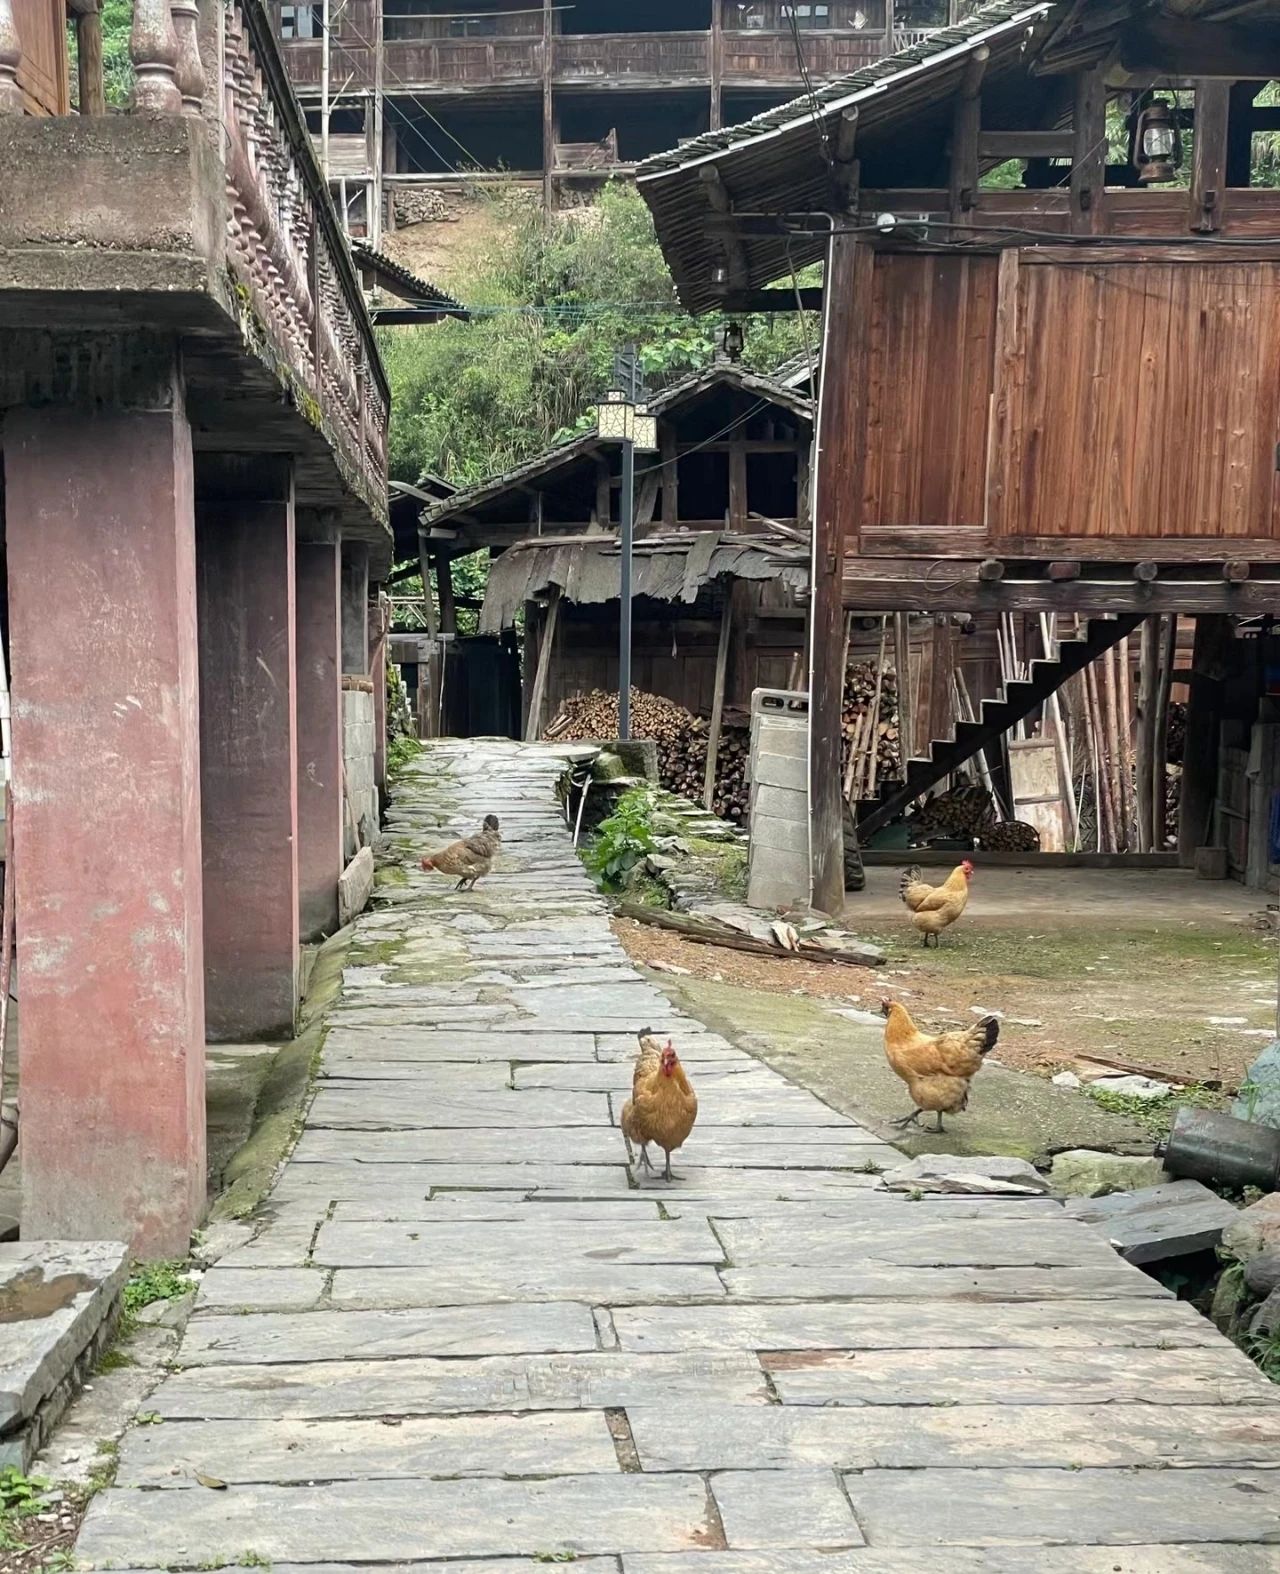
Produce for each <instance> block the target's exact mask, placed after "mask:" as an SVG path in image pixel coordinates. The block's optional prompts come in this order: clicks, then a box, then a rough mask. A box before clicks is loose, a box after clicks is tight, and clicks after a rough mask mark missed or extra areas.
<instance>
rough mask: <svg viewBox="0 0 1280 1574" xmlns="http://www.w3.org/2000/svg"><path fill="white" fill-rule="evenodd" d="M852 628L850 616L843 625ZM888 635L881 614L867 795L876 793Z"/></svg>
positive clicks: (869, 796) (872, 704) (887, 625)
mask: <svg viewBox="0 0 1280 1574" xmlns="http://www.w3.org/2000/svg"><path fill="white" fill-rule="evenodd" d="M845 626H846V627H847V628H849V629H852V627H853V619H852V618H850V619H849V620H848V622H847V623H846V625H845ZM888 637H889V617H888V614H887V613H886V614H883V615H882V616H881V618H880V653H879V655H878V656H877V657H876V692H875V697H874V699H873V700H872V701H871V768H870V770H869V772H868V774H867V797H868V798H874V797H875V795H876V776H877V774H878V773H879V765H880V695H881V693H882V692H883V689H884V647H885V642H886V641H887V640H888ZM848 650H849V646H848V640H847V638H846V641H845V655H846V657H847V656H848ZM899 725H901V723H899Z"/></svg>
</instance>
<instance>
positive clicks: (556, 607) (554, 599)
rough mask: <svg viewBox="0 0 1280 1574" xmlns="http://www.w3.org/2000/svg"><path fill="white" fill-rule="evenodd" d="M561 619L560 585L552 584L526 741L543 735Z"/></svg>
mask: <svg viewBox="0 0 1280 1574" xmlns="http://www.w3.org/2000/svg"><path fill="white" fill-rule="evenodd" d="M559 620H560V587H559V585H552V587H551V595H550V599H549V600H548V602H547V615H546V619H545V620H544V622H543V625H542V640H541V642H540V644H539V646H538V671H537V673H536V675H535V677H534V680H533V696H532V698H531V699H530V701H529V718H528V720H527V721H526V722H525V728H524V741H525V742H526V743H536V742H537V740H538V738H539V737H541V735H542V727H543V720H544V718H543V714H542V712H543V709H544V707H545V706H546V702H547V675H548V673H549V672H550V671H551V653H552V651H553V650H554V649H555V643H556V624H557V623H558V622H559Z"/></svg>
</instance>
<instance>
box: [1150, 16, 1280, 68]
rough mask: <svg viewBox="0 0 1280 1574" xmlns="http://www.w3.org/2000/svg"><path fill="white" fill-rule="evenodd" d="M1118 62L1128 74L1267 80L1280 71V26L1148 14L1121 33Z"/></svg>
mask: <svg viewBox="0 0 1280 1574" xmlns="http://www.w3.org/2000/svg"><path fill="white" fill-rule="evenodd" d="M1120 64H1121V65H1122V66H1123V67H1124V69H1125V70H1126V71H1128V72H1129V73H1130V74H1137V73H1140V72H1145V71H1154V72H1157V73H1159V75H1160V76H1162V77H1168V76H1174V77H1179V76H1186V77H1192V78H1194V79H1197V80H1198V79H1200V78H1202V77H1226V78H1227V79H1229V80H1231V81H1237V80H1244V79H1252V80H1254V81H1259V80H1261V81H1264V82H1266V81H1270V80H1272V79H1273V78H1275V77H1280V32H1277V30H1276V29H1275V28H1274V27H1268V28H1260V27H1257V26H1248V25H1245V26H1240V25H1235V24H1232V23H1229V22H1201V21H1192V20H1190V19H1189V18H1186V17H1172V16H1153V15H1150V14H1148V15H1147V17H1146V18H1145V19H1144V20H1143V21H1141V22H1135V23H1133V24H1132V25H1131V26H1129V27H1127V28H1126V29H1125V30H1124V32H1123V33H1122V34H1121V38H1120Z"/></svg>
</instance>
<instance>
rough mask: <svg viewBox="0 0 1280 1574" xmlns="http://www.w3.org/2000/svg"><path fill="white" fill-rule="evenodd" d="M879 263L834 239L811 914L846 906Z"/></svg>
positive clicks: (814, 623) (813, 629)
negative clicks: (846, 786)
mask: <svg viewBox="0 0 1280 1574" xmlns="http://www.w3.org/2000/svg"><path fill="white" fill-rule="evenodd" d="M873 262H874V255H873V253H872V251H871V249H870V247H868V246H864V245H859V244H858V243H857V242H856V240H855V239H854V237H853V236H851V235H840V234H833V235H832V237H831V241H830V245H829V248H828V253H827V266H826V274H825V277H826V289H825V291H824V301H825V322H824V335H823V342H824V345H825V347H826V355H827V358H828V364H829V365H833V366H839V367H841V368H842V369H843V370H845V371H847V373H848V375H842V376H840V377H824V378H823V379H822V385H821V390H820V394H819V400H818V419H817V429H816V432H815V438H814V452H815V454H817V455H818V465H817V474H816V478H815V481H816V497H815V506H814V518H813V546H812V572H811V574H810V600H809V838H810V841H809V849H810V866H811V873H812V878H811V887H812V902H813V905H814V906H815V907H817V908H819V909H821V910H822V911H824V912H828V913H839V912H840V911H841V909H842V908H843V906H844V807H843V803H842V800H841V792H840V787H841V777H840V763H841V762H840V753H841V737H842V733H841V726H842V709H843V701H844V673H843V672H841V671H840V670H839V668H840V650H841V642H842V639H843V634H844V604H843V567H844V553H845V546H846V542H849V541H852V540H856V539H857V534H858V520H857V515H856V508H857V506H858V499H860V497H861V495H862V484H861V475H860V473H859V472H860V469H861V450H860V446H859V444H858V441H857V438H856V433H857V431H858V427H859V424H860V410H859V408H858V402H859V400H860V399H861V398H862V388H863V384H864V378H863V376H862V367H863V362H864V360H865V333H866V324H867V322H868V320H869V317H870V311H869V305H870V296H871V283H872V266H873Z"/></svg>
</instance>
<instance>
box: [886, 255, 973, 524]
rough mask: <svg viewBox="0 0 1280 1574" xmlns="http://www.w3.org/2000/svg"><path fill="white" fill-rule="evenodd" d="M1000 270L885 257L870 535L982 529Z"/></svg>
mask: <svg viewBox="0 0 1280 1574" xmlns="http://www.w3.org/2000/svg"><path fill="white" fill-rule="evenodd" d="M997 266H998V265H997V261H996V258H995V257H993V256H983V257H940V256H930V255H921V256H907V255H896V254H886V253H881V254H879V255H878V256H877V258H876V265H875V271H874V274H873V277H872V292H871V315H870V321H869V324H868V329H867V334H868V344H867V357H868V363H867V364H868V376H867V390H866V423H867V447H866V466H865V470H864V473H863V496H862V513H861V525H862V527H863V528H864V529H865V528H871V529H874V528H876V527H894V526H914V525H931V526H938V525H970V526H972V525H977V524H979V523H981V520H982V515H983V492H984V486H985V469H986V429H987V406H988V402H989V400H990V396H991V368H992V355H993V342H994V335H995V316H996V273H997Z"/></svg>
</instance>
